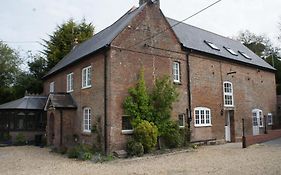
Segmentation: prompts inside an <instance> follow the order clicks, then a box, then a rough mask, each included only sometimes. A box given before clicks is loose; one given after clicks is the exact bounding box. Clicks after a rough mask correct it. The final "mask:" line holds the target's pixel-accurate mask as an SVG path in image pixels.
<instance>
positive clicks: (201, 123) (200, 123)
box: [194, 107, 212, 127]
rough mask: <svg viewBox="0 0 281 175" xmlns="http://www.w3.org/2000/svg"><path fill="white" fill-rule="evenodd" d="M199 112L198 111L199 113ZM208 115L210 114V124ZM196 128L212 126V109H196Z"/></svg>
mask: <svg viewBox="0 0 281 175" xmlns="http://www.w3.org/2000/svg"><path fill="white" fill-rule="evenodd" d="M197 111H198V113H197ZM207 111H208V112H207ZM202 112H203V113H202ZM207 113H208V120H209V123H207ZM202 114H203V117H202ZM197 116H198V119H197ZM197 121H198V123H197ZM194 126H195V127H206V126H207V127H208V126H212V113H211V109H210V108H207V107H196V108H194Z"/></svg>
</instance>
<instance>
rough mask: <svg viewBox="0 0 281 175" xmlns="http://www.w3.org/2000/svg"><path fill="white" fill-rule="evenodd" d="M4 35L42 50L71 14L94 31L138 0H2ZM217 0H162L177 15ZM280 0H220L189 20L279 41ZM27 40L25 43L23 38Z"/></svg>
mask: <svg viewBox="0 0 281 175" xmlns="http://www.w3.org/2000/svg"><path fill="white" fill-rule="evenodd" d="M0 1H1V6H0V22H1V25H0V40H3V41H7V44H8V45H9V46H11V47H13V48H16V49H19V50H21V52H25V51H28V50H31V51H32V52H33V53H35V52H37V51H39V50H42V46H41V45H40V44H38V43H36V41H37V42H42V39H48V34H52V32H53V31H54V30H55V28H56V26H57V25H60V24H62V23H63V22H65V21H67V20H68V19H69V18H73V19H74V20H81V19H82V18H83V17H85V19H86V22H91V23H93V25H94V26H95V27H96V30H95V32H98V31H100V30H102V29H103V28H105V27H107V26H109V25H111V24H112V23H113V22H114V21H116V20H117V19H118V18H120V17H121V16H122V15H123V14H124V13H126V11H128V10H129V9H130V8H131V7H133V6H138V0H0ZM215 1H216V0H160V4H161V9H162V11H163V13H164V14H165V15H166V16H167V17H171V18H174V19H177V20H182V19H185V18H186V17H188V16H190V15H192V14H194V13H196V12H197V11H199V10H201V9H202V8H204V7H206V6H208V5H210V4H211V3H213V2H215ZM280 9H281V0H267V1H266V0H222V1H221V2H220V3H218V4H216V5H215V6H213V7H211V8H210V9H208V10H206V11H204V12H203V13H200V14H199V15H197V16H195V17H193V18H191V19H189V20H187V21H185V22H186V23H188V24H191V25H195V26H197V27H200V28H203V29H205V30H209V31H212V32H214V33H217V34H220V35H223V36H229V37H232V36H236V35H237V34H238V32H239V31H241V30H246V29H248V30H250V31H251V32H253V33H256V34H266V35H267V36H268V37H270V38H271V39H272V40H274V42H275V44H279V46H280V43H278V42H277V40H276V38H277V35H278V32H279V31H278V23H279V22H281V10H280ZM21 42H23V43H21Z"/></svg>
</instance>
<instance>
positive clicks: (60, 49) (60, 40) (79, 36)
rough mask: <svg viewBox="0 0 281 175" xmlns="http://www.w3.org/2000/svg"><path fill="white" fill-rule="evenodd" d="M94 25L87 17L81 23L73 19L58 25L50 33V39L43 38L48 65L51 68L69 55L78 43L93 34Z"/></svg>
mask: <svg viewBox="0 0 281 175" xmlns="http://www.w3.org/2000/svg"><path fill="white" fill-rule="evenodd" d="M93 33H94V27H93V25H92V24H91V23H89V24H87V23H86V22H85V19H83V20H82V21H81V22H80V23H75V22H74V20H73V19H70V20H68V21H67V22H66V23H63V24H62V25H60V26H57V29H56V30H55V32H53V34H52V35H49V37H50V40H43V42H44V44H43V46H44V47H45V49H44V50H43V52H42V53H43V54H44V55H45V56H46V58H47V63H48V64H47V67H48V70H50V69H51V68H52V67H53V66H55V65H56V64H57V63H58V62H59V61H60V60H61V59H62V58H63V57H64V56H65V55H67V54H68V53H69V52H70V51H71V50H72V48H73V47H74V45H75V44H76V43H81V42H83V41H85V40H87V39H89V38H90V37H92V36H93Z"/></svg>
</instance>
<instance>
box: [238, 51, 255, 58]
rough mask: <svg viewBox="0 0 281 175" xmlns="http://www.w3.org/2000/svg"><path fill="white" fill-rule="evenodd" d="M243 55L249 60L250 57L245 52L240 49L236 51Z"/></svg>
mask: <svg viewBox="0 0 281 175" xmlns="http://www.w3.org/2000/svg"><path fill="white" fill-rule="evenodd" d="M238 52H239V53H240V54H241V55H242V56H243V57H245V58H247V59H248V60H251V59H252V58H251V57H250V56H249V55H247V54H246V53H245V52H242V51H240V50H239V51H238Z"/></svg>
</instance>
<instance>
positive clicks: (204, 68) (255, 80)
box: [189, 54, 276, 141]
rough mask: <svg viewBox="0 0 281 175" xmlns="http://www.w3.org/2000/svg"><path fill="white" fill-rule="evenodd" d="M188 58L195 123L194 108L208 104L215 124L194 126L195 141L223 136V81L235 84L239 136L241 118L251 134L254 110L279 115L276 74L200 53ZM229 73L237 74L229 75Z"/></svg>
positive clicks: (235, 118) (235, 120)
mask: <svg viewBox="0 0 281 175" xmlns="http://www.w3.org/2000/svg"><path fill="white" fill-rule="evenodd" d="M189 59H190V60H189V61H190V77H191V80H190V81H191V83H190V84H191V98H192V104H191V105H192V110H193V123H192V124H193V126H194V108H195V107H208V108H210V109H211V114H212V127H192V140H194V141H195V140H202V139H211V138H216V139H224V137H225V136H224V133H225V129H224V125H225V115H226V113H227V112H226V110H227V109H226V108H224V102H223V81H230V82H232V84H233V92H234V106H235V107H234V129H235V137H236V139H239V138H241V136H242V124H241V123H242V118H245V128H246V133H247V134H252V110H253V109H255V108H258V109H261V110H263V114H264V115H267V113H269V112H270V113H272V114H273V115H274V116H275V115H276V93H275V92H276V91H275V75H274V73H271V72H268V71H263V70H259V69H257V68H251V67H248V66H243V65H241V64H236V63H231V62H226V61H223V60H219V59H213V58H210V57H205V56H200V55H198V54H191V55H190V56H189ZM228 72H236V73H235V74H230V75H227V73H228ZM221 110H223V111H224V112H223V115H221Z"/></svg>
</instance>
